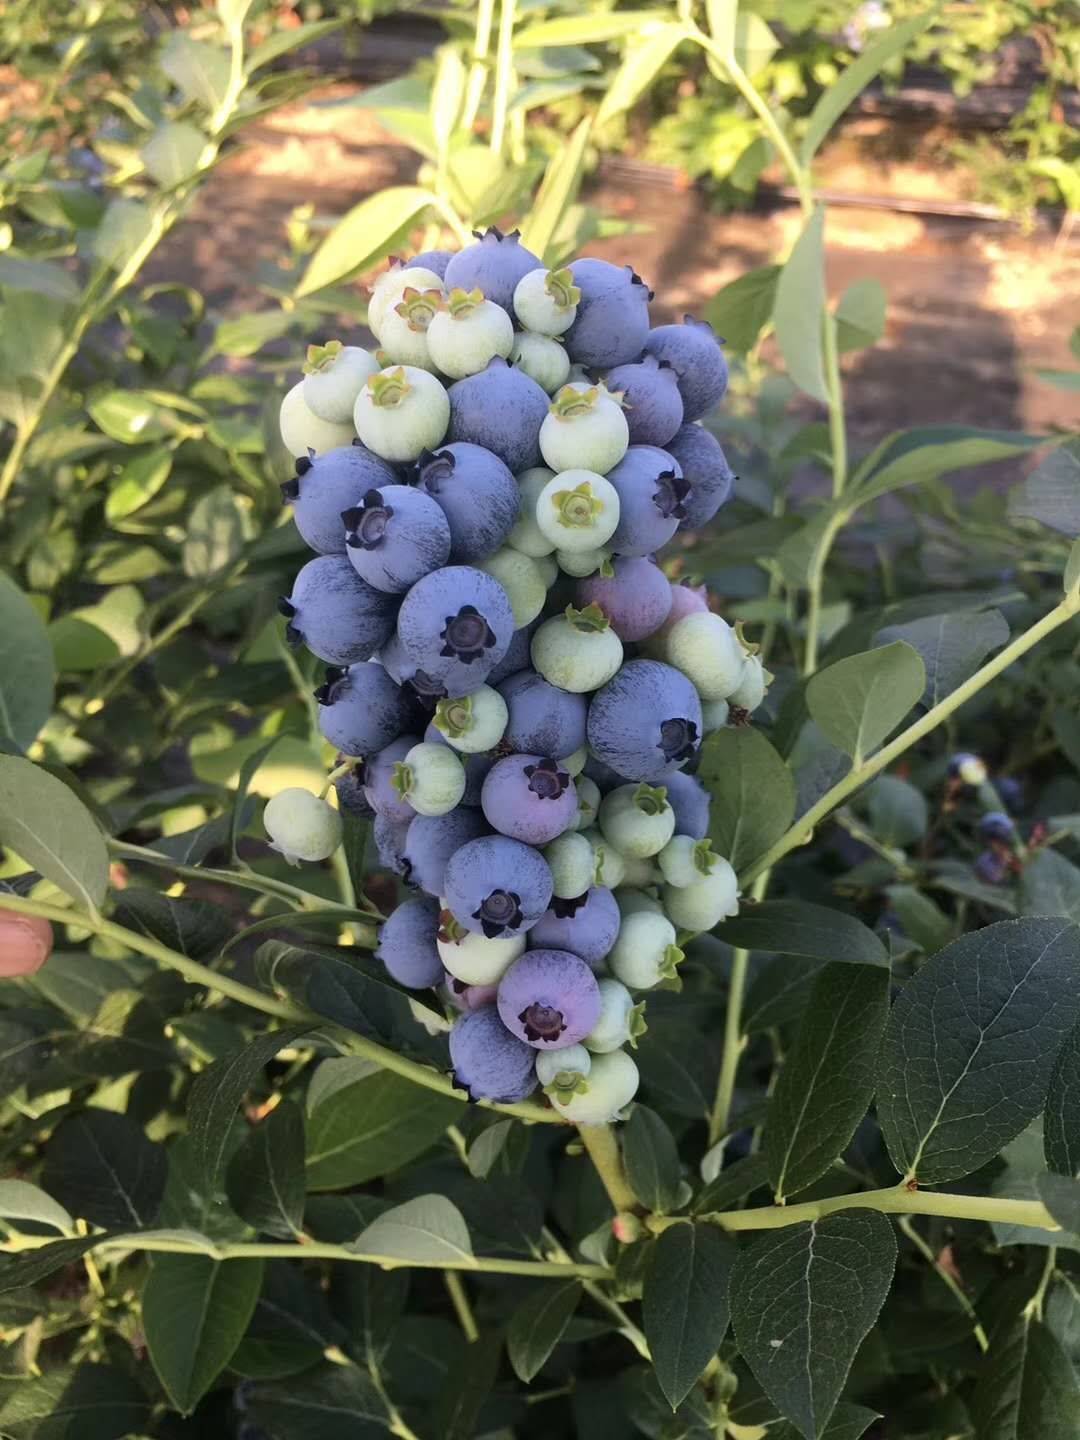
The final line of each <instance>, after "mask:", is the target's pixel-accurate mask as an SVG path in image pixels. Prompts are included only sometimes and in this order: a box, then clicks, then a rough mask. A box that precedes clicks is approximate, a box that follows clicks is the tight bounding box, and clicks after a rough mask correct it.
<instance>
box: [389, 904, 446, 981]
mask: <svg viewBox="0 0 1080 1440" xmlns="http://www.w3.org/2000/svg"><path fill="white" fill-rule="evenodd" d="M438 933H439V906H438V902H437V901H435V900H430V899H428V897H427V896H426V895H424V896H417V898H416V899H415V900H406V901H404V902H403V903H402V904H401V905H399V906H398V907H397V909H396V910H392V911H391V912H390V915H389V916H388V918H387V919H386V920H385V921H384V922H383V924H382V925H381V926H380V928H379V948H378V949H377V950H376V951H375V956H376V959H379V960H381V961H382V962H383V964H384V965H385V966H386V968H387V970H388V972H389V973H390V975H391V977H392V978H393V979H394V980H396V981H397V982H398V984H399V985H405V986H407V987H408V988H409V989H410V990H427V989H428V988H429V987H430V986H432V985H438V983H439V981H440V980H441V979H442V976H443V968H442V961H441V960H440V959H439V951H438V947H437V946H436V944H435V940H436V937H437V936H438Z"/></svg>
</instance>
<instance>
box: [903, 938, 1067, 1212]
mask: <svg viewBox="0 0 1080 1440" xmlns="http://www.w3.org/2000/svg"><path fill="white" fill-rule="evenodd" d="M1078 1009H1080V930H1078V929H1077V927H1076V926H1075V925H1070V924H1068V923H1066V922H1064V921H1061V920H1042V919H1026V920H1003V921H1001V922H1000V923H998V924H997V925H989V926H987V927H986V928H985V929H983V930H979V931H976V932H974V933H972V934H969V935H964V936H962V937H961V939H959V940H954V941H953V943H952V944H951V945H947V946H946V947H945V949H944V950H939V951H938V953H937V954H936V955H934V956H933V957H932V958H931V959H930V960H928V961H927V962H926V964H925V965H924V966H923V967H922V969H921V970H920V971H919V972H918V973H917V974H916V975H915V976H914V977H913V978H912V979H911V980H909V981H908V983H907V984H906V985H905V986H904V988H903V990H902V991H901V992H900V995H899V997H898V998H897V1000H896V1002H895V1004H894V1005H893V1009H892V1014H891V1015H890V1017H889V1023H888V1025H887V1027H886V1030H885V1043H884V1046H883V1048H882V1060H881V1068H880V1071H879V1084H878V1099H877V1110H878V1119H879V1121H880V1123H881V1128H882V1130H883V1132H884V1135H885V1140H886V1143H887V1145H888V1148H889V1154H890V1155H891V1157H892V1160H893V1164H894V1165H895V1166H896V1168H897V1169H898V1170H899V1171H900V1173H901V1174H902V1175H904V1176H909V1175H913V1176H915V1177H916V1178H917V1179H918V1180H919V1182H920V1183H921V1184H926V1185H932V1184H937V1183H939V1182H940V1181H944V1180H955V1179H957V1178H958V1177H959V1176H961V1175H969V1174H971V1172H972V1171H974V1170H978V1169H979V1168H980V1166H982V1165H985V1164H986V1163H987V1162H988V1161H989V1160H992V1159H993V1157H994V1156H995V1155H997V1153H998V1152H999V1151H1000V1150H1001V1148H1002V1146H1003V1145H1006V1144H1007V1143H1008V1142H1009V1141H1010V1140H1012V1139H1013V1138H1014V1137H1015V1136H1017V1135H1019V1134H1020V1132H1021V1131H1022V1130H1023V1129H1024V1127H1025V1126H1026V1125H1027V1124H1028V1122H1029V1121H1030V1120H1031V1119H1032V1118H1033V1117H1034V1116H1035V1115H1036V1114H1037V1113H1038V1112H1039V1110H1040V1109H1041V1108H1042V1106H1043V1103H1044V1102H1045V1099H1046V1094H1047V1087H1048V1085H1049V1082H1050V1075H1051V1070H1052V1069H1053V1065H1054V1061H1055V1058H1056V1056H1057V1053H1058V1050H1059V1048H1060V1046H1061V1043H1062V1041H1063V1039H1064V1037H1065V1035H1066V1033H1067V1032H1068V1031H1069V1030H1070V1029H1071V1028H1072V1026H1073V1025H1074V1024H1075V1023H1076V1018H1077V1011H1078Z"/></svg>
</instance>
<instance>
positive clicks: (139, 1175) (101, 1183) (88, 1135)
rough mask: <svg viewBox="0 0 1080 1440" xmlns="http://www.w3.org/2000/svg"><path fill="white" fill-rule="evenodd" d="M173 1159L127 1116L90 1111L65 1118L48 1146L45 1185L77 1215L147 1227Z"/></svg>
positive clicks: (110, 1225) (108, 1225)
mask: <svg viewBox="0 0 1080 1440" xmlns="http://www.w3.org/2000/svg"><path fill="white" fill-rule="evenodd" d="M168 1171H169V1162H168V1157H167V1155H166V1152H165V1148H164V1146H162V1145H158V1144H157V1143H156V1142H155V1141H153V1140H148V1139H147V1137H146V1136H145V1135H144V1134H143V1131H142V1128H141V1126H139V1125H138V1124H136V1122H135V1121H134V1120H132V1119H131V1118H130V1117H129V1116H127V1115H118V1114H116V1113H114V1112H113V1111H111V1110H95V1109H87V1110H84V1111H82V1113H81V1114H78V1115H71V1116H69V1117H68V1118H67V1119H66V1120H64V1121H62V1122H61V1124H60V1125H59V1127H58V1128H57V1129H56V1130H55V1131H54V1133H53V1135H52V1138H51V1139H50V1140H49V1143H48V1144H47V1145H46V1147H45V1164H44V1167H43V1169H42V1172H41V1183H42V1185H43V1186H44V1187H45V1189H46V1190H48V1192H49V1194H50V1195H51V1196H53V1198H54V1199H56V1200H58V1201H59V1202H60V1204H61V1205H64V1206H65V1207H66V1208H67V1209H68V1210H70V1211H71V1213H72V1214H73V1215H75V1216H77V1217H78V1218H79V1219H83V1220H89V1221H90V1222H91V1224H94V1225H100V1226H102V1227H103V1228H104V1229H115V1228H118V1227H120V1226H125V1227H127V1228H128V1229H145V1228H146V1227H147V1226H148V1225H152V1224H153V1223H154V1221H155V1219H156V1218H157V1214H158V1211H159V1210H160V1209H161V1201H162V1197H163V1196H164V1194H165V1182H166V1179H167V1177H168Z"/></svg>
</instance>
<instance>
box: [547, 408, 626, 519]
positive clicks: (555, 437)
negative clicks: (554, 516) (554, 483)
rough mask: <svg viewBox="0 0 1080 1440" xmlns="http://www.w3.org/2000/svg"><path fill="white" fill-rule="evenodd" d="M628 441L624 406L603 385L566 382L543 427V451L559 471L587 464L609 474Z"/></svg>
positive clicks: (624, 451)
mask: <svg viewBox="0 0 1080 1440" xmlns="http://www.w3.org/2000/svg"><path fill="white" fill-rule="evenodd" d="M629 444H630V430H629V428H628V426H627V423H626V416H625V415H624V414H623V410H622V405H621V404H620V403H619V401H618V400H617V399H615V397H614V396H612V395H609V394H608V392H607V391H606V390H605V389H604V388H603V386H602V385H590V386H589V387H588V388H584V387H582V386H580V385H578V384H569V385H564V386H563V388H562V389H561V390H560V391H559V393H558V394H557V395H556V396H555V399H554V400H553V401H552V402H551V409H550V410H549V412H548V414H547V416H546V417H545V419H544V422H543V424H542V425H541V426H540V454H541V455H543V457H544V464H545V465H550V466H551V468H552V469H553V470H556V471H558V470H571V469H574V468H581V467H584V468H585V469H587V470H595V471H597V472H598V473H599V474H600V475H606V474H607V472H608V471H609V470H611V469H613V468H614V467H615V466H616V465H617V464H618V463H619V461H620V460H621V459H622V458H623V456H624V455H625V454H626V450H627V447H628V445H629ZM606 538H607V537H606V536H605V539H606Z"/></svg>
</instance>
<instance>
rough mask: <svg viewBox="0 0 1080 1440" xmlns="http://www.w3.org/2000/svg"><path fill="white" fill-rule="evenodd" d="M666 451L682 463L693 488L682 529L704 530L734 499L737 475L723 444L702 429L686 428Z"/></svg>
mask: <svg viewBox="0 0 1080 1440" xmlns="http://www.w3.org/2000/svg"><path fill="white" fill-rule="evenodd" d="M664 449H665V450H667V452H668V454H669V455H671V456H673V457H674V459H675V460H676V461H677V462H678V464H679V466H680V468H681V469H682V473H683V479H684V480H685V481H686V483H687V484H688V485H689V487H690V490H689V493H688V494H687V495H686V496H685V497H684V499H683V502H682V503H683V510H684V511H685V512H686V513H685V514H684V516H683V518H682V521H681V526H682V529H684V530H700V529H701V528H702V526H703V525H707V524H708V523H709V521H710V520H711V519H712V518H713V516H714V515H715V514H716V512H717V511H718V510H719V509H720V507H721V505H726V504H727V502H728V501H729V500H730V499H731V496H732V493H733V491H734V489H735V480H736V478H737V477H736V475H735V472H734V471H733V470H732V468H731V466H730V465H729V464H728V462H727V456H726V455H725V454H724V451H723V449H722V447H721V445H720V442H719V440H717V438H716V436H715V435H713V434H711V433H710V432H709V431H708V430H706V429H704V427H703V426H701V425H683V426H682V427H681V428H680V429H679V430H677V431H676V432H675V434H674V435H673V436H672V438H671V439H670V440H669V441H668V443H667V444H666V445H665V446H664Z"/></svg>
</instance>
